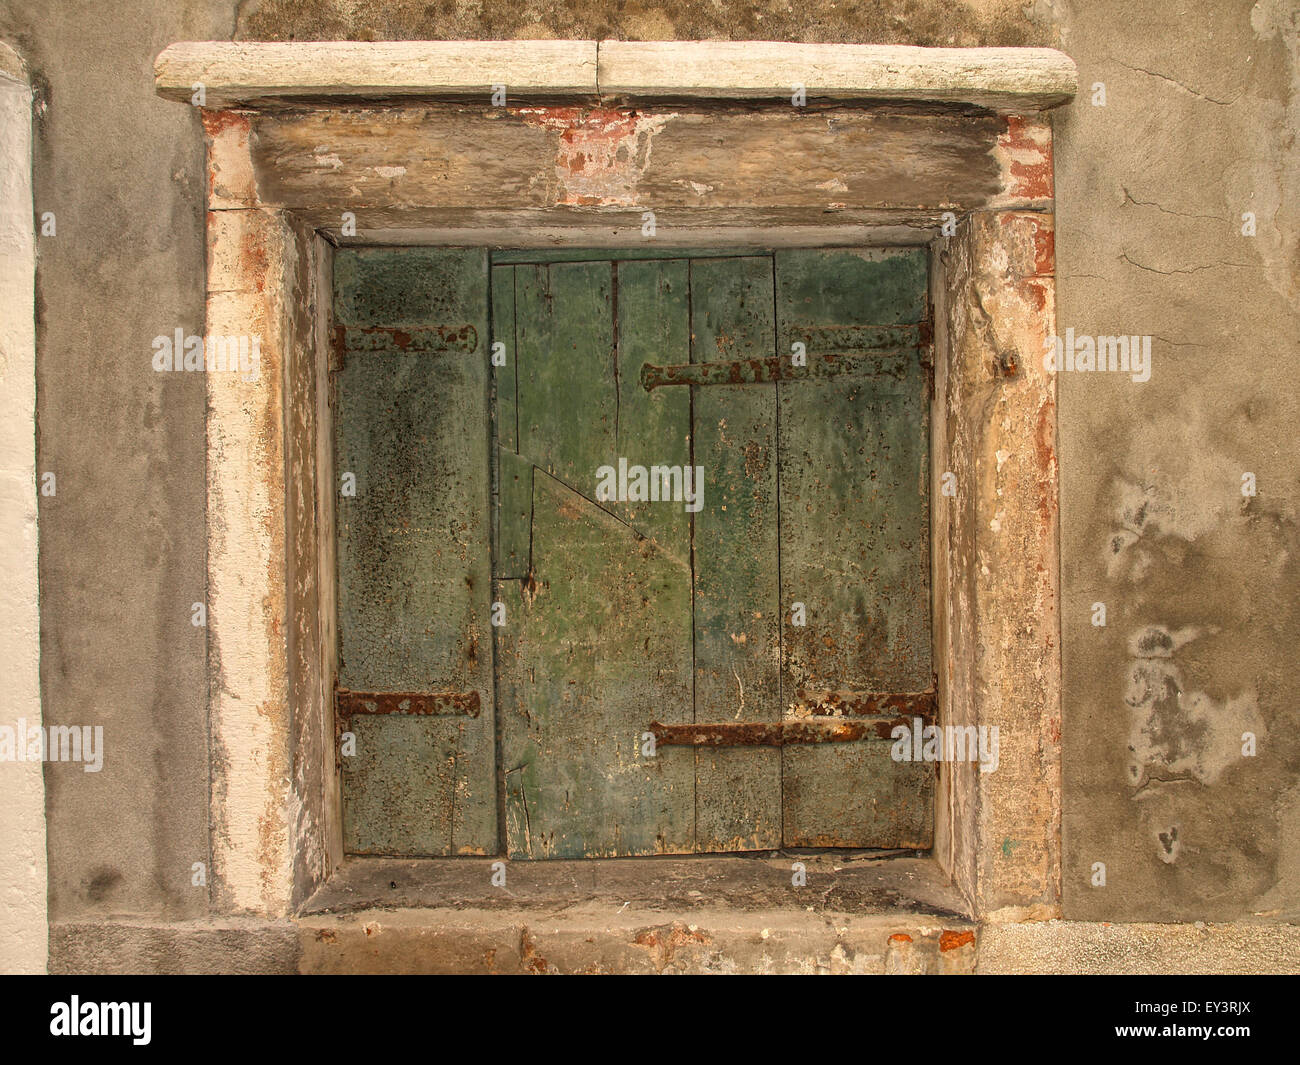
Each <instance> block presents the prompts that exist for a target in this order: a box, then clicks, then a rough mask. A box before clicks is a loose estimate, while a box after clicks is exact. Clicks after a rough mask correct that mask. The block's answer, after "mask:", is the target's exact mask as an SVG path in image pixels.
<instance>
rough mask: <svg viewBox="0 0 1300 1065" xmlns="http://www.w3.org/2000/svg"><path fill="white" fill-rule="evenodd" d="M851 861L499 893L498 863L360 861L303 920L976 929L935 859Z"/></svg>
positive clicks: (714, 868)
mask: <svg viewBox="0 0 1300 1065" xmlns="http://www.w3.org/2000/svg"><path fill="white" fill-rule="evenodd" d="M851 854H852V852H847V854H843V855H842V854H837V853H829V852H818V853H808V854H798V853H793V852H792V853H788V854H783V855H782V856H781V857H779V858H769V857H767V856H766V852H765V853H764V856H762V857H759V856H724V855H704V856H700V857H684V858H599V859H585V860H576V861H534V862H509V863H507V870H506V872H507V882H506V886H505V887H499V888H498V887H493V886H492V885H491V876H492V865H493V863H494V862H496V861H499V859H495V858H441V859H440V858H427V859H397V858H357V857H352V858H348V859H347V860H346V861H344V863H343V865H342V867H341V868H340V869H339V870H338V871H337V872H336V873H335V874H334V875H333V876H331V877H330V878H329V880H328V881H327V882H326V883H325V884H324V885H323V886H322V887H321V888H320V889H319V890H318V891H317V892H316V893H315V894H314V895H312V896H311V898H310V899H308V900H307V902H306V904H305V905H304V906H303V908H302V910H301V912H300V914H299V916H300V917H303V918H306V917H310V916H314V915H327V914H352V913H359V912H372V911H376V910H421V909H442V910H461V909H466V910H469V909H473V910H511V911H515V912H533V911H550V912H556V911H560V910H567V909H569V908H571V907H575V906H581V907H595V908H597V909H604V908H607V912H609V913H614V912H616V911H617V912H620V913H622V912H624V911H627V912H628V914H629V915H635V916H639V917H641V918H646V919H649V918H650V916H651V915H655V914H658V915H660V919H662V917H663V916H664V915H668V916H673V917H682V916H686V915H689V914H691V913H696V912H699V913H706V912H710V911H713V912H716V911H718V910H721V909H726V910H731V911H737V912H747V913H752V914H760V913H767V914H771V915H775V914H778V913H783V912H784V913H806V912H808V911H813V912H816V913H827V914H830V913H835V914H852V915H856V916H881V917H889V918H893V919H900V918H905V919H908V920H925V919H929V920H931V921H932V922H936V923H937V922H946V923H949V924H950V923H952V922H964V921H967V920H969V910H968V908H967V906H966V904H965V902H964V900H963V899H962V898H961V896H960V895H959V894H958V892H957V891H956V889H954V888H953V886H952V885H951V884H950V883H949V882H948V880H947V878H946V877H945V876H944V875H943V873H942V872H941V870H940V869H939V868H938V866H937V864H936V863H935V862H934V861H933V860H931V859H929V858H914V857H890V858H880V857H874V856H867V857H852V856H849V855H851ZM796 861H798V862H803V863H804V865H805V867H806V870H807V878H808V879H807V884H806V885H804V886H802V887H798V888H796V887H794V886H793V885H792V884H791V868H790V867H791V865H792V863H794V862H796Z"/></svg>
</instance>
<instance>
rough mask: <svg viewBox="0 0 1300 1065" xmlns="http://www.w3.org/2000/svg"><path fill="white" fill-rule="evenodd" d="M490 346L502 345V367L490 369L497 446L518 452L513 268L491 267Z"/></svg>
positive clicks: (494, 366)
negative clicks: (503, 348)
mask: <svg viewBox="0 0 1300 1065" xmlns="http://www.w3.org/2000/svg"><path fill="white" fill-rule="evenodd" d="M492 343H493V345H496V344H497V343H501V344H504V345H505V352H504V358H505V365H504V366H496V365H493V366H492V383H493V386H494V392H493V395H494V398H495V400H496V429H497V444H498V445H500V446H501V447H503V448H505V449H506V450H507V451H515V452H517V451H518V450H519V438H518V435H517V428H518V427H517V422H518V417H517V414H516V408H515V395H516V385H515V375H516V373H517V371H518V367H519V351H518V347H519V345H518V341H517V338H516V336H515V268H514V267H513V266H493V267H492Z"/></svg>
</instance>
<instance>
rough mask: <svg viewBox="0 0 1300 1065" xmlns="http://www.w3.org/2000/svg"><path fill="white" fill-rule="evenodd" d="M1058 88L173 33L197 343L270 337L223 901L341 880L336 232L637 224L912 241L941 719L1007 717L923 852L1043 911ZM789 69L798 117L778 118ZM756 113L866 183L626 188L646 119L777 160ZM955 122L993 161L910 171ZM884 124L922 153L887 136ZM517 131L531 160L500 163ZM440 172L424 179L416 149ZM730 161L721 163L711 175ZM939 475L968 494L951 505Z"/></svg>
mask: <svg viewBox="0 0 1300 1065" xmlns="http://www.w3.org/2000/svg"><path fill="white" fill-rule="evenodd" d="M1076 82H1077V75H1076V71H1075V68H1074V64H1073V62H1072V61H1071V60H1070V59H1069V58H1068V57H1067V56H1065V55H1063V54H1062V53H1060V52H1058V51H1055V50H1052V49H1015V48H1011V49H1003V48H998V49H930V48H904V47H884V46H873V45H829V44H825V45H819V44H783V43H775V42H657V43H639V42H617V41H606V42H595V41H508V42H496V41H493V42H489V41H475V42H403V43H390V42H383V43H342V42H336V43H291V44H258V43H230V42H189V43H180V44H174V45H171V46H170V47H168V48H167V49H166V50H164V51H163V52H162V53H161V54H160V55H159V57H158V60H157V63H156V85H157V90H158V92H159V93H160V94H161V95H163V96H166V97H169V98H172V99H176V100H180V101H184V102H185V103H193V104H197V105H199V106H201V107H202V118H203V126H204V130H205V134H206V141H207V158H208V192H207V233H208V242H207V243H208V248H207V264H206V266H207V303H206V332H207V334H208V335H230V334H234V335H240V334H254V335H257V336H260V338H261V345H260V351H261V364H260V372H259V373H258V375H257V376H256V379H255V380H250V379H249V378H250V377H252V375H249V374H235V373H229V372H226V373H221V372H209V373H208V374H207V394H208V424H207V449H208V462H207V497H208V506H207V524H208V562H207V566H208V641H209V682H210V736H211V739H210V742H211V763H212V788H211V795H212V799H211V834H212V858H213V870H212V878H211V879H212V884H213V887H212V892H213V906H214V909H215V910H216V911H218V912H224V913H230V914H259V915H264V916H269V917H286V916H292V915H294V914H297V913H301V912H302V911H303V908H304V904H305V903H306V901H307V900H308V898H309V897H310V896H311V895H312V894H313V892H315V891H317V890H318V889H319V888H321V886H322V885H325V884H326V883H327V882H329V881H330V879H331V877H332V876H334V875H335V874H337V873H338V872H339V871H340V870H341V869H343V868H346V865H345V863H344V858H343V854H342V837H341V831H340V824H339V820H340V797H339V777H338V771H337V766H336V765H335V754H336V750H335V744H334V725H333V705H332V689H333V676H334V661H333V656H334V653H335V639H334V637H335V632H334V609H333V607H334V603H333V595H334V588H333V580H334V577H333V574H334V566H333V554H332V551H333V541H334V527H333V507H334V493H333V484H334V471H333V469H332V454H331V432H330V426H329V420H328V419H329V405H328V401H327V400H328V392H327V389H328V369H329V359H330V338H329V308H330V301H331V282H330V263H331V255H332V251H333V248H334V247H336V246H339V245H341V244H348V243H356V244H429V245H439V244H443V245H456V246H464V245H475V246H481V245H488V246H494V247H513V248H524V247H560V246H585V247H616V246H625V245H627V244H629V243H635V242H636V241H637V240H638V239H640V238H639V232H640V227H641V223H642V212H643V211H645V210H654V211H655V212H656V216H657V227H658V230H659V232H660V233H661V234H662V235H661V236H660V237H659V238H658V239H659V240H660V241H661V242H663V243H665V244H667V243H671V244H673V245H674V246H680V247H693V246H701V247H703V246H707V245H715V246H716V245H721V246H728V247H731V246H738V245H762V246H766V247H790V246H805V247H815V246H830V245H841V246H843V245H867V244H886V245H911V246H928V247H929V248H930V251H931V277H930V284H931V299H932V304H933V308H934V323H935V329H934V379H935V389H934V399H933V405H932V409H931V415H932V416H931V432H932V440H931V471H932V483H931V492H932V499H933V501H934V505H933V507H932V530H931V531H932V576H933V580H932V591H933V629H934V650H935V664H936V671H937V673H938V675H939V690H940V709H939V720H940V722H941V723H951V724H979V725H989V726H992V725H996V726H998V728H999V733H1000V764H999V767H998V769H997V771H996V772H991V773H980V772H979V771H978V769H977V768H973V767H971V766H970V765H956V766H949V765H942V766H941V767H940V780H939V788H938V791H937V797H936V811H935V813H936V833H935V843H934V847H933V849H932V851H931V852H930V858H929V859H927V863H928V865H929V866H931V867H932V868H933V870H934V875H935V879H936V880H942V881H945V882H949V883H950V884H951V885H952V886H953V887H954V888H955V889H956V892H957V893H958V895H959V896H960V898H961V900H962V904H963V907H964V909H965V910H966V911H967V912H968V913H969V915H970V916H971V917H973V918H977V919H989V920H1019V919H1045V918H1051V917H1057V916H1059V915H1060V846H1061V841H1060V835H1061V819H1060V809H1061V779H1060V652H1059V647H1060V626H1059V618H1058V601H1059V565H1058V520H1059V507H1058V471H1057V464H1056V383H1055V380H1054V378H1053V376H1052V375H1051V374H1049V373H1048V372H1046V371H1045V370H1044V368H1043V364H1042V357H1041V356H1042V352H1043V351H1044V342H1045V340H1046V338H1048V337H1049V336H1052V335H1053V334H1054V332H1055V276H1054V275H1055V251H1054V238H1053V213H1052V212H1053V200H1052V197H1053V186H1052V155H1051V126H1050V122H1049V121H1048V118H1047V116H1046V115H1044V114H1043V112H1044V111H1046V110H1047V109H1050V108H1052V107H1055V106H1058V105H1060V104H1063V103H1067V102H1068V101H1069V100H1070V99H1072V98H1073V96H1074V94H1075V91H1076V87H1077V85H1076ZM494 86H504V87H505V91H506V94H507V101H508V102H507V105H506V107H504V108H502V109H501V112H500V114H501V115H508V116H510V120H509V121H505V122H502V121H500V120H499V116H497V115H496V114H494V113H493V112H492V110H491V107H490V104H489V97H490V95H491V93H492V91H493V87H494ZM799 87H803V89H804V92H805V94H806V100H807V105H806V107H802V108H798V109H796V108H795V106H794V103H793V100H792V93H793V92H794V91H795V90H797V89H798V88H799ZM728 115H730V116H732V117H733V118H735V119H736V120H735V121H731V122H727V121H726V120H725V116H728ZM818 116H820V117H818ZM837 116H838V117H837ZM949 120H950V121H949ZM800 122H802V123H805V125H803V126H799V125H798V123H800ZM837 122H838V123H839V124H840V125H841V126H843V128H844V129H847V128H848V127H850V126H852V125H853V123H854V122H861V123H867V124H868V125H869V124H870V123H873V122H879V123H880V125H879V128H875V127H872V128H871V129H868V133H870V134H871V136H865V135H864V136H863V137H859V138H858V139H857V140H853V139H852V138H851V137H849V136H848V135H847V134H844V135H838V136H833V135H832V134H831V133H830V132H828V131H829V130H831V129H832V128H835V129H839V128H840V126H837V125H836V123H837ZM763 123H769V124H773V125H774V128H777V127H776V124H779V123H784V124H785V125H781V126H779V128H780V129H785V130H789V131H792V133H793V134H795V135H799V136H802V135H803V134H802V133H801V132H800V131H801V130H811V132H809V133H808V134H807V136H808V137H810V138H811V140H806V141H804V142H803V147H804V149H805V150H807V149H808V148H809V146H811V147H812V148H813V149H816V151H812V152H809V153H808V155H807V158H810V159H811V158H814V157H816V156H817V155H819V154H820V151H821V150H822V149H825V150H826V151H827V152H829V153H831V154H834V153H835V152H837V151H838V152H839V155H838V156H836V157H837V158H839V159H841V160H845V159H847V160H848V162H849V164H850V167H851V169H853V172H854V175H855V178H854V180H858V179H861V180H862V181H867V179H868V178H869V177H870V176H871V175H875V177H876V179H878V184H880V185H881V187H880V188H876V189H875V190H874V191H873V190H872V189H870V188H869V189H867V190H866V191H865V192H864V191H862V189H861V188H859V189H846V190H845V191H846V192H848V193H856V194H857V196H858V198H859V200H860V201H861V202H858V203H851V202H847V200H846V202H833V201H832V200H831V199H830V197H831V196H832V195H840V194H841V193H840V192H839V191H837V185H836V181H835V180H831V181H830V182H828V183H827V185H826V186H824V188H825V191H823V192H821V193H820V194H819V195H820V201H819V202H817V203H813V202H812V200H811V199H810V200H809V201H808V202H807V203H802V202H801V203H800V204H799V205H796V206H793V207H792V206H789V205H787V204H785V203H783V202H781V201H780V196H779V195H778V194H776V193H773V194H770V195H769V194H768V193H765V192H763V191H762V189H761V187H760V184H759V183H754V184H753V186H752V189H751V192H750V193H749V195H748V198H744V197H738V198H737V200H736V201H728V202H719V201H718V198H717V197H714V199H713V200H710V196H712V195H713V193H714V188H715V187H714V186H712V185H709V184H707V183H705V184H702V185H701V184H699V183H696V182H694V181H690V180H684V179H681V178H677V179H675V181H676V184H671V183H670V185H667V186H662V187H661V189H660V192H661V193H662V194H663V195H664V197H665V198H664V199H663V200H662V201H660V200H655V201H653V202H652V201H651V200H649V199H647V198H646V195H645V190H644V189H642V188H641V187H640V185H639V183H640V182H641V181H643V180H644V179H645V177H646V175H647V174H648V173H650V172H651V170H652V169H653V166H654V165H656V164H655V163H654V162H653V161H650V160H649V156H650V154H651V153H652V152H653V151H655V150H658V151H660V152H661V153H664V152H668V153H671V152H673V151H674V148H673V147H672V146H671V145H669V144H666V143H664V142H667V141H670V140H671V138H672V134H671V133H670V134H669V136H667V137H665V136H662V135H661V134H660V131H661V130H672V129H675V128H677V127H681V128H683V129H687V130H688V131H689V129H690V128H691V127H692V124H693V125H694V128H695V129H696V130H697V131H698V130H699V129H701V128H703V129H706V130H707V131H710V133H709V135H710V136H712V137H713V140H712V141H711V144H712V148H711V149H710V151H711V152H712V156H713V157H714V158H716V160H717V162H718V165H719V166H729V167H734V166H735V160H736V159H739V158H744V159H746V160H750V161H751V165H752V160H753V159H754V158H758V159H759V161H760V162H761V161H762V160H763V158H766V159H767V161H768V162H769V163H770V164H771V165H772V166H774V167H775V166H778V165H782V166H786V167H789V166H790V165H791V164H790V159H791V157H790V156H789V155H788V154H784V155H782V153H780V152H779V151H778V149H777V148H776V147H774V145H773V143H771V141H770V140H769V141H766V142H761V143H760V141H761V136H760V132H761V131H760V132H755V131H756V130H758V127H759V126H760V125H762V124H763ZM818 123H822V126H821V127H819V126H818ZM674 124H676V125H674ZM954 129H955V130H958V131H959V133H957V134H953V135H954V136H960V137H967V138H974V141H975V143H974V145H973V147H972V146H971V145H970V144H967V147H966V149H963V150H967V151H969V152H971V153H972V154H971V156H970V158H971V159H972V160H973V161H974V162H975V163H977V164H978V166H977V167H976V169H981V168H982V171H981V172H984V175H985V179H986V180H985V184H984V185H983V186H981V187H979V188H977V189H955V188H954V189H952V190H945V189H943V188H938V187H935V186H934V182H929V184H928V185H927V180H922V179H921V178H923V177H925V176H926V175H929V174H931V171H929V170H920V171H918V170H915V169H913V170H912V171H908V165H909V164H908V163H907V159H908V158H910V157H911V155H912V154H913V153H912V152H911V151H910V149H911V148H912V147H914V146H915V147H916V150H917V152H919V153H920V155H921V157H922V158H921V165H924V164H925V163H926V159H925V158H924V149H925V145H926V144H927V143H929V142H928V141H927V140H926V138H927V137H931V136H932V135H933V136H935V137H938V141H936V142H935V143H936V144H938V148H935V147H934V146H933V145H931V150H934V151H937V152H939V153H942V151H943V150H944V145H945V143H946V142H943V138H944V137H945V136H948V135H949V133H951V131H952V130H954ZM927 130H928V131H929V132H927ZM936 130H937V131H938V132H935V131H936ZM945 130H946V131H947V132H945ZM876 134H879V136H878V137H877V138H876V139H877V140H880V142H881V143H884V144H893V145H894V146H895V148H896V149H897V147H898V146H899V145H902V146H903V147H904V148H905V149H908V150H904V151H895V153H894V154H893V155H888V156H887V155H882V154H881V152H882V150H883V149H880V148H877V147H873V143H874V141H873V139H872V137H873V136H876ZM657 137H658V138H659V142H658V143H656V138H657ZM891 138H892V139H891ZM842 142H843V143H842ZM940 142H943V143H940ZM845 144H847V147H845ZM413 146H415V147H418V149H419V150H418V151H416V152H414V153H413V154H412V151H411V149H412V148H413ZM503 151H504V152H505V153H507V154H510V153H516V154H517V156H518V158H516V155H510V159H511V162H510V166H509V167H503V166H502V164H501V158H502V156H501V155H500V154H499V153H502V152H503ZM340 152H341V153H343V155H345V156H346V159H345V158H340V154H339V153H340ZM494 152H495V153H498V155H497V156H496V157H494V156H493V153H494ZM763 153H766V156H765V157H764V155H763ZM846 153H847V154H846ZM659 158H663V156H662V155H661V156H660V157H659ZM700 158H702V159H706V160H707V159H708V158H709V155H708V153H705V154H704V155H703V156H701V157H700ZM933 158H934V160H939V159H940V158H941V154H939V155H935V156H934V157H933ZM430 159H437V160H439V161H440V163H441V165H442V167H443V170H442V172H440V173H437V174H434V173H433V172H432V171H431V170H430V169H429V168H428V167H424V166H423V165H422V164H424V163H426V162H428V160H430ZM408 166H409V168H410V169H409V170H408ZM521 166H522V167H524V170H522V171H519V170H518V168H519V167H521ZM529 166H533V169H532V170H528V169H527V168H528V167H529ZM935 166H940V164H939V163H938V162H936V163H935ZM511 168H514V169H511ZM873 168H874V169H873ZM940 168H941V167H940ZM959 169H960V168H959ZM507 171H509V172H507ZM521 173H522V174H523V176H524V177H525V178H527V179H528V180H522V179H519V175H520V174H521ZM720 173H721V171H720ZM769 173H770V174H772V175H775V174H776V171H770V172H769ZM512 175H513V176H512ZM918 175H920V177H918ZM727 181H728V175H726V174H722V176H721V177H720V178H719V184H718V185H717V187H718V188H724V189H725V188H727V187H728V184H727ZM918 182H919V183H918ZM777 183H778V184H780V182H779V181H778V182H777ZM881 183H883V184H881ZM838 184H840V185H842V184H843V182H839V183H838ZM868 184H869V182H868ZM679 185H680V186H682V188H681V190H680V192H678V191H676V190H677V186H679ZM788 186H789V183H788V182H787V194H789V195H791V196H792V197H793V198H794V199H798V195H796V194H790V193H789V191H788ZM664 189H667V190H668V191H667V192H664ZM701 189H704V190H705V191H703V192H702V191H700V190H701ZM882 189H883V191H881V190H882ZM950 192H951V194H950ZM722 195H725V193H724V194H722ZM909 196H910V199H909ZM765 197H766V198H765ZM773 197H775V198H773ZM814 198H815V197H814ZM916 201H921V202H919V203H918V202H916ZM344 211H351V212H352V213H353V215H355V217H356V226H357V230H356V234H355V236H354V237H353V236H350V235H349V236H344V234H343V229H342V225H341V221H342V213H343V212H344ZM668 234H671V236H668ZM195 265H196V269H197V268H198V264H195ZM949 473H951V474H953V475H954V476H953V479H952V480H951V481H949V482H948V484H949V485H950V486H951V487H955V490H956V494H955V495H949V494H946V493H945V491H944V484H945V475H946V474H949ZM450 860H451V861H461V860H462V859H450ZM662 860H665V859H658V858H655V859H641V861H644V862H659V861H662ZM429 861H446V860H445V859H429ZM648 871H649V870H648ZM483 882H484V891H487V890H488V888H487V886H486V884H487V877H486V875H485V876H484V877H483Z"/></svg>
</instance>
